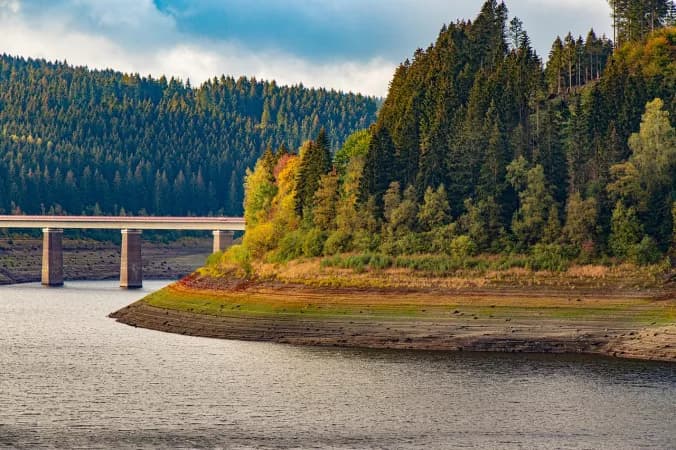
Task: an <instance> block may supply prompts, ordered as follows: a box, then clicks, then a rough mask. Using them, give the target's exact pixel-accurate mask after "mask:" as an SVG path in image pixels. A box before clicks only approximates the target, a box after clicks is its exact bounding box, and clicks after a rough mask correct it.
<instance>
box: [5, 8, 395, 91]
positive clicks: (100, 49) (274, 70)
mask: <svg viewBox="0 0 676 450" xmlns="http://www.w3.org/2000/svg"><path fill="white" fill-rule="evenodd" d="M76 3H79V4H84V3H93V2H76ZM135 3H138V2H135ZM80 6H81V5H80ZM84 6H85V7H86V8H89V6H91V5H90V4H87V5H84ZM82 12H83V11H82V10H80V13H82ZM88 13H89V14H88V15H87V16H86V17H87V20H88V21H90V22H91V23H93V24H102V25H105V26H113V25H114V26H115V27H118V28H124V29H125V30H127V32H128V33H132V34H133V32H134V30H135V29H137V28H138V27H140V26H141V25H142V24H143V23H148V22H144V20H146V19H147V20H149V21H151V22H152V23H154V24H155V27H154V28H153V30H154V32H155V33H157V36H160V37H161V38H162V39H157V38H156V39H155V43H154V44H153V45H151V46H148V45H143V44H147V40H146V41H145V42H139V44H141V45H135V46H129V45H126V41H127V40H128V39H129V37H126V38H125V39H120V40H114V39H112V38H111V37H109V36H106V34H105V33H99V34H95V33H94V32H93V31H92V30H91V29H89V27H88V26H81V27H79V28H80V29H78V28H77V27H73V26H72V24H73V22H72V20H71V19H72V18H69V17H60V20H39V19H36V18H35V17H33V18H30V19H29V18H26V17H19V16H16V15H15V16H12V17H9V18H8V17H3V16H0V26H1V27H2V29H3V33H2V35H0V46H1V48H2V49H3V51H4V52H6V53H9V54H16V55H22V56H30V57H37V58H45V59H49V60H54V59H58V60H67V61H68V62H69V63H70V64H75V65H86V66H88V67H91V68H100V69H105V68H111V67H112V68H115V69H117V70H121V71H125V72H138V73H140V74H142V75H147V74H152V75H153V76H156V77H158V76H160V75H163V74H166V75H167V76H176V77H179V78H181V79H183V80H187V79H190V81H191V83H192V84H193V85H196V84H198V83H201V82H203V81H205V80H207V79H209V78H212V77H214V76H219V75H220V74H228V75H234V76H239V75H245V76H255V77H257V78H259V79H269V80H272V79H275V80H277V82H278V83H280V84H299V83H303V84H304V85H306V86H313V87H328V88H334V89H337V90H343V91H359V92H363V93H366V94H371V95H385V93H386V88H387V81H388V80H389V79H390V78H391V76H392V72H393V69H394V66H393V64H391V63H388V62H387V61H385V60H383V59H381V58H373V59H372V60H370V61H366V62H352V61H341V60H336V61H331V62H325V63H321V64H316V63H313V62H311V61H308V60H305V59H302V58H299V57H297V56H294V55H291V54H288V53H284V52H281V51H277V50H266V51H260V52H251V51H250V50H249V49H247V48H245V47H243V46H241V45H240V44H238V43H234V42H226V41H213V40H208V39H199V38H190V37H189V36H184V35H182V34H181V33H180V32H178V31H177V30H176V27H175V24H174V23H173V21H172V20H171V19H170V18H167V17H166V16H164V15H162V14H161V13H159V12H155V13H153V11H152V10H150V9H147V8H139V7H138V6H137V7H136V10H135V13H137V14H138V15H137V17H136V18H134V19H133V20H127V19H118V18H116V17H115V15H111V14H110V13H111V12H110V10H106V9H101V8H99V7H92V8H91V9H88ZM155 15H159V16H161V17H155ZM139 16H141V18H140V19H139ZM143 16H145V19H143ZM52 17H53V16H52ZM80 17H82V16H80ZM158 41H163V42H162V43H159V42H158Z"/></svg>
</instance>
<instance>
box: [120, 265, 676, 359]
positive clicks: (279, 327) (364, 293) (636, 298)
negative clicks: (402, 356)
mask: <svg viewBox="0 0 676 450" xmlns="http://www.w3.org/2000/svg"><path fill="white" fill-rule="evenodd" d="M157 294H158V295H157V296H155V297H153V295H155V294H153V295H151V296H149V297H148V298H147V299H143V300H140V301H138V302H136V303H134V304H132V305H129V306H127V307H125V308H123V309H121V310H119V311H117V312H114V313H113V314H111V317H113V318H115V319H116V320H118V321H119V322H121V323H125V324H127V325H131V326H137V327H143V328H148V329H153V330H159V331H164V332H171V333H178V334H184V335H190V336H202V337H210V338H221V339H235V340H247V341H267V342H278V343H285V344H294V345H314V346H341V347H364V348H387V349H420V350H443V351H494V352H534V353H585V354H597V355H605V356H615V357H622V358H633V359H643V360H655V361H670V362H676V322H674V321H671V320H670V319H667V320H666V321H665V320H664V319H662V317H668V318H669V317H672V316H671V315H672V314H673V312H674V311H675V310H676V300H675V299H674V297H673V295H672V292H671V291H664V292H660V293H659V295H656V292H651V293H650V294H649V296H648V297H650V298H648V297H642V296H641V295H639V294H637V293H636V292H635V291H634V292H631V293H630V292H626V293H625V294H624V295H622V294H621V293H618V292H616V293H614V294H612V295H604V293H602V292H587V293H584V294H581V293H579V292H578V293H576V297H575V298H570V297H569V296H567V295H566V294H565V293H561V292H558V293H551V292H549V293H548V292H540V291H538V290H537V289H531V290H527V289H524V290H522V291H521V292H520V293H519V292H518V291H515V290H510V291H509V292H507V293H505V292H498V291H496V292H493V293H492V292H491V291H490V290H481V291H476V292H474V291H472V290H464V291H448V292H446V291H435V292H424V291H415V290H408V291H401V290H399V291H395V292H388V290H382V289H380V290H370V291H369V290H368V289H359V290H355V289H345V290H341V289H335V288H334V289H321V288H311V287H304V286H298V285H286V284H277V283H260V284H255V283H254V284H250V283H238V282H230V283H227V282H223V283H221V286H220V288H218V289H214V280H213V279H211V280H210V279H208V277H201V278H200V277H197V278H195V277H188V278H186V279H184V280H182V281H181V282H178V283H175V284H173V285H171V286H169V287H167V288H165V289H163V290H162V291H159V292H158V293H157ZM174 299H184V300H183V301H181V302H179V303H178V304H179V305H180V306H179V307H173V306H171V307H162V305H163V303H162V302H165V303H166V302H171V301H173V300H174ZM261 299H262V300H261ZM299 299H300V300H299ZM261 302H262V303H266V302H272V303H270V304H271V305H272V304H273V303H274V308H273V309H268V310H265V311H258V310H255V309H252V308H258V307H259V306H260V303H261ZM301 304H302V305H303V306H302V307H300V306H299V305H301ZM216 305H217V308H215V309H210V308H212V307H215V306H216ZM247 308H249V310H248V309H247ZM664 313H666V314H667V315H664ZM638 318H642V319H641V320H639V319H638Z"/></svg>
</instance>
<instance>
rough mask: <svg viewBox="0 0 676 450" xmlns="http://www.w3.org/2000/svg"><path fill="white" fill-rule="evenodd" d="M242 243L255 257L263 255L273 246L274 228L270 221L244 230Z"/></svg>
mask: <svg viewBox="0 0 676 450" xmlns="http://www.w3.org/2000/svg"><path fill="white" fill-rule="evenodd" d="M243 242H244V245H245V246H246V248H247V249H249V251H250V252H251V254H252V255H254V256H255V257H260V256H263V255H264V254H265V253H266V252H267V251H268V250H271V249H273V248H274V247H275V243H276V242H275V239H274V228H273V224H272V223H271V222H264V223H261V224H259V225H257V226H255V227H251V228H250V229H247V230H246V233H245V234H244V239H243Z"/></svg>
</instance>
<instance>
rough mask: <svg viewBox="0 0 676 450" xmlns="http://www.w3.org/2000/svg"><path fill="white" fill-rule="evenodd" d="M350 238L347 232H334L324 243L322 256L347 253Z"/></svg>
mask: <svg viewBox="0 0 676 450" xmlns="http://www.w3.org/2000/svg"><path fill="white" fill-rule="evenodd" d="M351 238H352V236H351V235H350V233H348V232H347V231H343V230H337V231H334V232H333V233H331V234H330V235H329V237H328V238H327V239H326V242H325V243H324V254H325V255H335V254H337V253H343V252H346V251H348V250H349V249H350V248H349V247H350V243H351Z"/></svg>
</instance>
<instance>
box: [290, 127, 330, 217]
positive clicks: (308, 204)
mask: <svg viewBox="0 0 676 450" xmlns="http://www.w3.org/2000/svg"><path fill="white" fill-rule="evenodd" d="M327 145H328V144H327V142H326V135H325V132H324V130H323V129H322V130H321V131H320V133H319V135H317V139H316V140H315V141H310V142H307V143H306V145H305V147H304V149H303V150H301V154H300V158H301V160H300V167H299V169H298V174H297V175H296V213H297V214H298V215H299V216H301V217H310V216H308V213H309V212H310V211H312V209H313V206H314V195H315V192H317V189H318V188H319V186H320V182H321V177H322V176H324V175H326V174H327V173H328V172H329V170H330V169H331V159H330V153H329V149H328V147H327Z"/></svg>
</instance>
